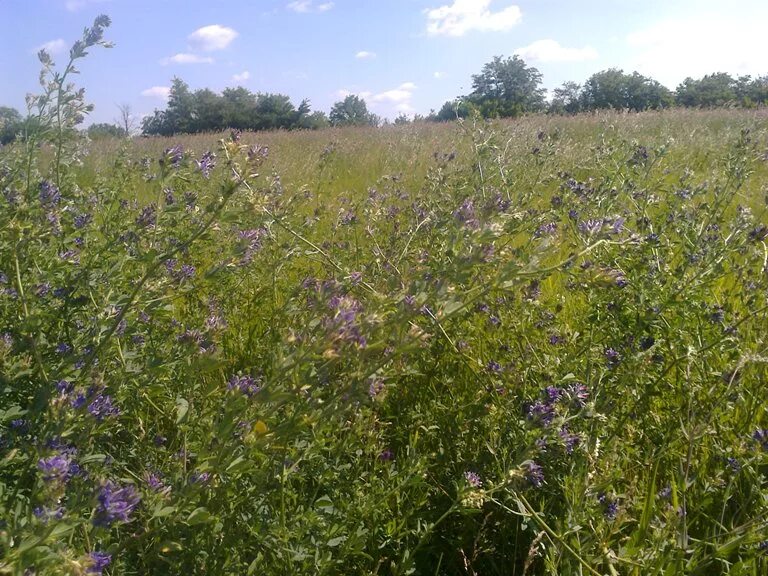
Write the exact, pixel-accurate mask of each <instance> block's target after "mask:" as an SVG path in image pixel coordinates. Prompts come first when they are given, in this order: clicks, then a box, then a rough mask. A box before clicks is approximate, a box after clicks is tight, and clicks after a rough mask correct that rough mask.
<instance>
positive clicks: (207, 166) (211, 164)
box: [195, 151, 216, 178]
mask: <svg viewBox="0 0 768 576" xmlns="http://www.w3.org/2000/svg"><path fill="white" fill-rule="evenodd" d="M195 164H197V167H198V169H199V170H200V173H201V174H202V175H203V178H208V177H209V176H210V175H211V170H213V169H214V168H215V167H216V154H214V153H213V152H211V151H208V152H206V153H205V154H203V155H202V157H201V158H200V160H199V161H195Z"/></svg>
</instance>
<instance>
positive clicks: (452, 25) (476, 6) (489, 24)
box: [425, 0, 523, 36]
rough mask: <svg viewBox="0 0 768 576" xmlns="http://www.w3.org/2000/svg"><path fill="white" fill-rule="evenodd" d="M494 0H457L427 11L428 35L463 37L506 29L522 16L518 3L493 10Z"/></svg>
mask: <svg viewBox="0 0 768 576" xmlns="http://www.w3.org/2000/svg"><path fill="white" fill-rule="evenodd" d="M491 2H492V0H454V2H453V4H450V5H449V4H446V5H445V6H440V7H439V8H431V9H427V10H425V13H426V15H427V34H428V35H429V36H464V34H466V33H467V32H470V31H473V30H476V31H478V32H503V31H506V30H509V29H511V28H512V27H514V26H515V25H516V24H517V23H518V22H520V20H521V19H522V17H523V14H522V12H521V11H520V7H519V6H515V5H511V6H507V7H506V8H501V9H499V10H498V12H491V8H490V6H491Z"/></svg>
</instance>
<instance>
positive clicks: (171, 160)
mask: <svg viewBox="0 0 768 576" xmlns="http://www.w3.org/2000/svg"><path fill="white" fill-rule="evenodd" d="M182 160H184V148H183V147H182V146H181V144H177V145H176V146H173V147H171V148H166V149H165V151H164V152H163V157H162V158H161V159H160V165H161V166H165V165H168V166H170V167H171V168H178V167H179V166H181V161H182Z"/></svg>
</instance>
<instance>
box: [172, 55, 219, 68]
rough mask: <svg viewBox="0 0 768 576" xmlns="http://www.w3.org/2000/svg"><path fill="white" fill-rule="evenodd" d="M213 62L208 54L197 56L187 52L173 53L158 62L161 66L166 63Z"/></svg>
mask: <svg viewBox="0 0 768 576" xmlns="http://www.w3.org/2000/svg"><path fill="white" fill-rule="evenodd" d="M213 62H214V60H213V58H211V57H209V56H198V55H197V54H189V53H187V52H182V53H180V54H174V55H173V56H171V57H169V58H163V59H162V60H160V64H162V65H163V66H167V65H168V64H213Z"/></svg>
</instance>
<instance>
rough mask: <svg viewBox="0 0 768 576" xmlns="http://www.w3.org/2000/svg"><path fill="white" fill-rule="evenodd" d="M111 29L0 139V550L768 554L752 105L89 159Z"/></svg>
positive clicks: (216, 558)
mask: <svg viewBox="0 0 768 576" xmlns="http://www.w3.org/2000/svg"><path fill="white" fill-rule="evenodd" d="M108 26H109V19H108V18H106V17H100V18H98V19H97V20H96V22H95V23H94V25H93V26H92V27H91V28H88V29H86V30H85V32H84V35H83V38H82V40H81V41H79V42H78V43H77V44H76V45H75V47H74V48H73V50H72V52H71V53H70V54H71V58H72V60H71V61H70V62H69V63H68V64H67V65H66V66H65V67H64V70H63V71H61V72H59V71H57V70H56V68H55V66H54V64H53V63H52V62H51V61H50V59H49V58H47V56H46V55H42V62H43V65H44V74H43V82H42V87H43V91H42V94H41V95H40V96H37V97H35V99H34V101H33V103H34V106H35V108H34V112H35V115H34V118H33V121H32V122H30V123H29V124H28V125H29V126H35V127H36V130H30V132H29V135H28V137H27V138H26V139H25V141H23V142H17V143H15V144H13V145H12V146H8V147H5V148H4V149H3V151H2V155H1V156H0V193H1V194H0V383H2V390H3V403H2V405H0V573H8V574H31V573H35V574H39V575H46V574H56V575H59V574H71V575H82V574H114V575H117V574H171V575H173V574H329V575H330V574H340V573H343V574H388V575H402V574H447V575H454V574H455V575H459V574H483V575H486V574H487V575H494V574H499V575H501V574H552V575H556V574H592V575H596V574H629V575H637V576H640V575H645V574H691V575H693V574H702V575H704V574H706V575H709V574H743V575H746V574H764V573H765V572H766V568H767V567H768V556H766V549H767V548H768V544H767V542H768V501H766V498H765V494H766V489H768V478H767V477H766V474H767V473H768V399H766V396H765V386H766V379H767V378H768V370H767V369H766V368H767V367H768V362H767V358H768V350H767V349H766V347H767V346H768V343H767V342H766V334H765V326H766V325H767V323H768V269H767V268H766V261H768V248H767V247H766V242H768V221H767V218H768V198H766V197H765V193H766V189H768V117H766V115H765V113H764V111H743V110H716V111H698V110H683V109H678V110H662V111H655V112H645V113H642V114H636V115H629V114H623V113H619V112H606V113H604V114H601V115H591V116H587V115H580V116H573V117H557V116H544V115H536V116H528V117H525V118H522V119H520V120H517V121H515V122H505V121H498V120H497V121H493V122H487V121H483V120H481V119H475V120H474V121H469V120H466V121H462V122H459V123H454V124H430V123H421V124H409V125H405V126H391V127H387V128H383V129H382V128H373V127H368V128H365V127H363V128H355V129H347V128H329V129H328V130H325V131H319V132H292V133H288V132H273V133H259V134H253V133H241V132H238V131H234V132H232V133H231V134H229V135H223V134H219V135H212V134H206V135H195V136H189V135H188V136H183V137H173V138H142V139H135V140H129V139H109V138H105V139H103V140H102V141H100V144H99V146H98V147H92V148H91V150H90V152H89V153H88V148H87V146H85V143H84V142H83V141H82V140H81V134H80V132H79V131H78V130H77V129H76V128H77V126H78V125H79V123H80V122H81V121H82V118H83V116H84V114H85V113H86V112H87V109H88V106H87V105H86V104H85V102H84V99H83V98H84V94H83V92H82V91H80V90H76V89H75V88H73V87H71V86H70V85H69V75H70V74H71V73H72V71H73V70H74V69H75V64H76V63H77V60H79V59H80V58H81V57H83V56H84V54H85V53H86V51H88V50H90V49H95V48H96V47H99V46H108V44H107V43H106V42H105V41H104V39H103V34H104V31H105V29H106V28H107V27H108ZM181 92H182V91H180V93H179V96H181ZM182 104H183V98H182V99H181V100H180V102H179V106H181V105H182ZM256 138H258V140H256ZM217 141H218V142H217Z"/></svg>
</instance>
